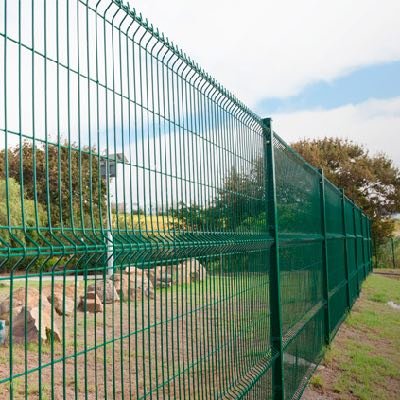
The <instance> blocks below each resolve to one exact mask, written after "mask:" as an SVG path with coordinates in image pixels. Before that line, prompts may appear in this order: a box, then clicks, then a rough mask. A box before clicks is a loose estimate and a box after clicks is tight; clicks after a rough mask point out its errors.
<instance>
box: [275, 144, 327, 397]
mask: <svg viewBox="0 0 400 400" xmlns="http://www.w3.org/2000/svg"><path fill="white" fill-rule="evenodd" d="M274 150H275V163H276V198H277V210H278V226H279V249H280V251H279V256H280V290H281V298H280V300H281V307H282V334H283V343H284V349H285V350H284V357H283V371H284V379H285V397H286V398H291V396H292V395H293V393H294V392H295V391H296V390H297V386H298V385H300V384H301V382H302V381H303V380H305V379H306V377H307V376H308V375H309V374H311V372H312V371H311V369H309V368H308V367H307V365H303V364H304V363H306V364H307V363H311V364H312V363H314V362H317V361H316V359H315V357H316V355H317V354H319V352H320V351H321V346H320V345H319V344H316V342H315V340H314V339H315V336H314V335H315V332H314V330H313V329H311V328H310V327H311V324H312V322H311V321H314V318H315V316H316V315H317V314H319V313H320V310H321V308H322V306H323V298H322V288H323V286H322V276H323V274H322V263H323V254H322V237H321V215H322V214H321V203H320V175H319V174H318V173H317V172H316V171H315V170H314V169H312V168H311V167H310V166H308V165H306V164H305V163H304V161H303V160H302V159H301V158H300V157H299V156H298V155H297V154H295V153H294V152H293V151H292V150H291V149H290V148H288V147H287V146H286V145H285V144H284V143H283V142H282V141H281V140H280V139H279V138H276V139H275V142H274ZM309 346H310V347H309ZM313 346H316V347H317V351H314V349H313V348H312V347H313ZM305 360H308V361H305Z"/></svg>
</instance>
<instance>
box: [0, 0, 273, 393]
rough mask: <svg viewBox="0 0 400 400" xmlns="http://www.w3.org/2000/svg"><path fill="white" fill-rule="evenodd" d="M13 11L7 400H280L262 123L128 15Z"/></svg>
mask: <svg viewBox="0 0 400 400" xmlns="http://www.w3.org/2000/svg"><path fill="white" fill-rule="evenodd" d="M0 5H1V7H0V9H1V11H0V34H1V36H0V50H1V54H2V55H3V56H2V57H1V64H0V72H1V76H2V77H4V79H2V80H1V83H0V92H1V96H0V97H1V100H0V108H1V111H2V112H1V113H0V129H1V137H0V139H1V144H0V149H1V153H0V173H1V175H0V190H1V193H2V197H1V200H0V201H1V207H2V208H1V221H0V225H1V227H0V238H1V239H0V240H1V244H2V246H1V252H0V257H1V258H0V263H1V273H2V274H4V277H3V276H2V282H3V281H4V282H7V284H8V285H7V287H5V288H3V286H2V287H1V289H0V290H1V291H0V302H1V304H2V308H1V319H4V320H6V323H7V341H6V343H5V347H4V351H3V352H2V353H3V359H2V363H1V367H0V397H1V398H14V399H17V398H57V399H59V398H65V399H71V398H77V399H78V398H112V399H124V398H125V399H140V398H142V399H144V398H187V397H191V398H215V397H224V396H227V397H229V396H230V397H234V396H235V395H237V394H238V393H239V394H240V393H242V394H248V395H249V396H251V397H252V398H256V395H255V394H254V393H263V394H265V396H266V397H268V396H269V394H270V391H271V388H270V386H269V384H268V382H269V380H268V379H269V378H268V376H269V374H270V371H269V368H270V361H271V351H270V337H269V336H270V320H269V274H268V272H269V264H268V260H269V255H268V254H269V247H270V237H269V234H268V233H267V232H268V226H267V221H266V200H265V199H266V195H265V191H266V188H265V181H266V177H265V173H264V171H265V159H264V136H263V129H262V127H261V125H260V122H259V120H258V118H257V117H256V116H254V115H253V114H252V113H251V112H250V111H248V110H247V109H246V108H245V107H244V106H243V105H242V104H240V103H239V102H238V101H237V100H235V99H234V98H233V97H232V96H231V95H230V94H229V93H227V92H226V91H225V90H224V89H222V88H221V87H220V86H219V85H218V84H217V83H215V81H214V80H213V79H212V78H210V77H209V76H208V75H206V74H205V73H204V72H203V71H201V70H200V69H199V68H198V67H197V66H196V65H195V64H194V63H193V62H191V61H190V60H189V59H188V58H187V57H186V56H185V55H184V54H183V53H182V52H181V51H180V50H178V49H177V48H176V47H175V46H174V45H172V44H171V43H169V42H168V41H167V40H166V38H165V37H164V36H163V35H160V34H159V33H158V31H155V30H154V29H153V28H152V27H151V26H149V24H148V23H147V22H145V21H143V19H142V18H141V16H138V15H137V14H136V13H135V12H134V11H132V10H129V8H128V7H125V6H123V5H121V3H120V2H119V1H112V0H100V1H80V0H65V1H59V2H51V1H44V2H40V3H37V2H14V1H7V0H2V1H1V2H0ZM2 285H3V284H2ZM261 382H264V384H263V385H262V387H261V386H260V384H261ZM253 387H254V392H252V388H253Z"/></svg>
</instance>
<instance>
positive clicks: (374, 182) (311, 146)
mask: <svg viewBox="0 0 400 400" xmlns="http://www.w3.org/2000/svg"><path fill="white" fill-rule="evenodd" d="M292 147H293V148H294V149H295V150H296V151H297V152H299V153H300V154H301V155H302V156H303V157H304V159H305V160H306V161H307V162H309V163H310V164H312V165H314V166H315V167H318V168H322V169H323V170H324V172H325V175H326V177H327V178H328V179H329V180H330V181H331V182H332V183H334V184H335V185H336V186H338V187H341V188H343V189H344V190H345V193H346V195H347V196H348V197H350V198H351V199H353V200H354V201H355V202H356V203H357V204H358V205H359V206H361V207H362V208H363V209H364V211H365V213H366V214H367V215H368V216H369V217H370V218H372V221H373V225H372V229H373V234H374V238H376V239H377V240H382V239H383V238H385V237H388V236H390V235H391V234H392V232H393V229H394V222H393V220H392V219H391V216H392V215H393V214H395V213H397V212H399V211H400V171H399V169H398V168H396V167H395V166H394V164H393V161H392V160H390V159H389V158H388V157H387V156H386V155H384V154H378V155H376V156H371V155H369V153H368V150H367V149H365V147H363V146H360V145H358V144H356V143H354V142H352V141H350V140H344V139H340V138H324V139H314V140H301V141H298V142H296V143H293V144H292Z"/></svg>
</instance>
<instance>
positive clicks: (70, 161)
mask: <svg viewBox="0 0 400 400" xmlns="http://www.w3.org/2000/svg"><path fill="white" fill-rule="evenodd" d="M7 164H8V177H9V178H13V179H15V181H16V182H19V183H20V184H21V185H22V184H23V191H24V193H23V194H24V197H25V198H26V199H28V200H35V199H36V200H37V203H38V204H41V206H42V207H43V208H44V209H46V210H47V212H48V215H49V218H48V219H50V220H47V222H46V223H45V226H52V227H57V226H60V225H61V224H62V225H63V226H64V227H70V226H72V223H73V224H74V226H75V227H77V228H80V227H82V225H84V226H85V227H86V228H89V229H90V228H91V226H92V224H93V225H94V226H95V227H96V228H98V227H99V221H100V219H101V218H103V219H104V217H105V215H106V182H105V179H104V178H99V162H98V156H97V154H96V150H95V149H89V148H84V149H81V150H79V149H77V148H76V147H74V146H73V145H70V146H69V145H67V143H64V144H63V145H61V146H54V145H48V146H47V147H46V146H44V145H43V146H36V147H33V145H32V144H31V143H30V142H28V141H25V142H24V143H23V144H22V146H21V147H18V146H16V147H14V148H12V149H9V150H8V162H7ZM0 176H1V177H5V150H4V149H3V150H1V151H0ZM17 201H18V200H17Z"/></svg>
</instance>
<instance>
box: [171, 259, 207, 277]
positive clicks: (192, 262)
mask: <svg viewBox="0 0 400 400" xmlns="http://www.w3.org/2000/svg"><path fill="white" fill-rule="evenodd" d="M179 270H182V275H183V276H184V277H185V279H184V281H186V283H191V282H196V281H202V280H204V279H205V278H206V276H207V270H206V269H205V268H204V267H203V266H202V265H201V264H200V262H199V261H198V260H196V259H195V258H189V259H187V260H185V261H183V262H181V263H180V264H179V265H178V271H179Z"/></svg>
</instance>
